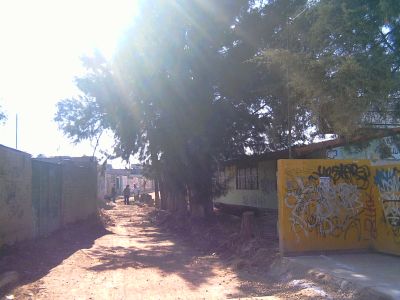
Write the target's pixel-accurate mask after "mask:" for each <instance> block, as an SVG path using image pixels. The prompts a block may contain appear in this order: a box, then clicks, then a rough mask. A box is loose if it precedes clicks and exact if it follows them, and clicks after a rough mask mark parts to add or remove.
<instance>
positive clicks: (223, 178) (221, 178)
mask: <svg viewBox="0 0 400 300" xmlns="http://www.w3.org/2000/svg"><path fill="white" fill-rule="evenodd" d="M212 180H213V186H214V188H226V186H227V182H228V176H227V175H226V172H225V169H222V170H218V171H216V172H215V174H214V177H213V179H212Z"/></svg>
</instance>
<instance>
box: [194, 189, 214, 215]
mask: <svg viewBox="0 0 400 300" xmlns="http://www.w3.org/2000/svg"><path fill="white" fill-rule="evenodd" d="M189 206H190V215H191V216H192V217H194V218H206V217H209V216H211V215H212V212H213V203H212V200H211V199H208V201H205V199H199V198H197V197H196V195H194V193H193V192H190V191H189Z"/></svg>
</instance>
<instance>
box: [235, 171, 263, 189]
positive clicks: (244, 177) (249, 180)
mask: <svg viewBox="0 0 400 300" xmlns="http://www.w3.org/2000/svg"><path fill="white" fill-rule="evenodd" d="M236 189H237V190H258V169H257V167H250V168H237V172H236Z"/></svg>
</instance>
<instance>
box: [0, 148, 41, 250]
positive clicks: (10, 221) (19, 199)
mask: <svg viewBox="0 0 400 300" xmlns="http://www.w3.org/2000/svg"><path fill="white" fill-rule="evenodd" d="M31 192H32V164H31V156H30V155H29V154H27V153H24V152H21V151H17V150H14V149H11V148H7V147H4V146H1V145H0V247H1V246H2V245H4V244H13V243H15V242H17V241H21V240H26V239H31V238H33V236H34V230H33V226H32V224H33V212H32V198H31Z"/></svg>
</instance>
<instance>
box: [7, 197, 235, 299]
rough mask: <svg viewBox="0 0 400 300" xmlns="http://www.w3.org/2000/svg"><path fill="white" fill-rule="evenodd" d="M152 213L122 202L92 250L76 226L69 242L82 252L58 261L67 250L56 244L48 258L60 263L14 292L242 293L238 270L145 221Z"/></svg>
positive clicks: (37, 295)
mask: <svg viewBox="0 0 400 300" xmlns="http://www.w3.org/2000/svg"><path fill="white" fill-rule="evenodd" d="M148 210H149V208H147V207H139V206H137V205H130V206H125V205H123V204H121V203H118V205H117V206H116V207H115V208H113V209H111V210H107V211H106V214H107V215H109V216H110V218H111V220H112V223H114V224H113V225H112V226H108V228H107V230H108V232H105V234H104V235H102V236H101V237H99V238H97V239H95V240H94V241H93V243H88V245H87V247H86V248H80V247H79V243H81V242H82V237H77V240H76V241H74V234H79V229H77V228H74V229H73V230H72V232H69V236H67V237H65V236H64V239H63V241H65V240H69V239H70V242H71V243H74V242H75V243H78V245H77V246H78V247H77V248H80V249H77V250H76V251H75V252H73V253H71V255H69V256H68V257H65V258H58V257H57V254H59V253H60V254H62V253H61V252H62V251H63V249H59V248H58V247H59V246H60V245H51V242H52V241H50V245H48V247H53V249H52V250H50V251H49V253H48V254H49V256H52V255H53V256H56V258H55V260H56V261H58V260H61V261H60V263H59V264H58V265H56V266H54V267H53V268H51V269H50V270H48V273H47V274H46V275H44V276H43V277H41V278H39V279H38V280H34V281H33V282H29V283H27V284H25V285H22V286H20V287H18V288H16V289H15V290H13V291H11V293H9V294H12V295H14V296H15V297H16V298H17V299H18V298H20V299H29V298H32V299H202V298H205V299H226V298H229V297H233V296H234V295H236V294H237V293H238V292H239V291H238V290H237V287H238V286H239V282H238V278H237V276H236V274H235V273H234V272H231V271H229V270H227V269H226V268H225V267H223V266H222V265H221V263H220V262H219V260H218V259H217V258H216V257H213V256H204V255H201V253H199V250H196V249H192V248H190V247H188V246H187V245H185V243H184V242H183V241H179V240H178V239H176V237H173V236H171V235H169V234H167V233H160V232H159V230H158V229H157V228H155V227H153V226H151V224H150V223H149V222H148V221H147V220H146V218H144V214H146V213H147V212H148ZM74 230H75V231H77V230H78V232H74ZM67 235H68V234H67ZM63 241H61V243H62V242H63ZM46 242H49V241H46ZM56 244H57V243H56ZM73 250H75V249H73ZM73 250H71V251H67V252H72V251H73ZM42 254H43V253H42ZM37 255H38V256H40V253H38V254H37ZM32 259H33V260H35V258H34V257H32ZM55 263H56V262H55ZM43 264H46V261H44V262H42V263H41V264H40V263H39V265H43ZM33 277H35V276H33ZM37 277H39V276H37Z"/></svg>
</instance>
